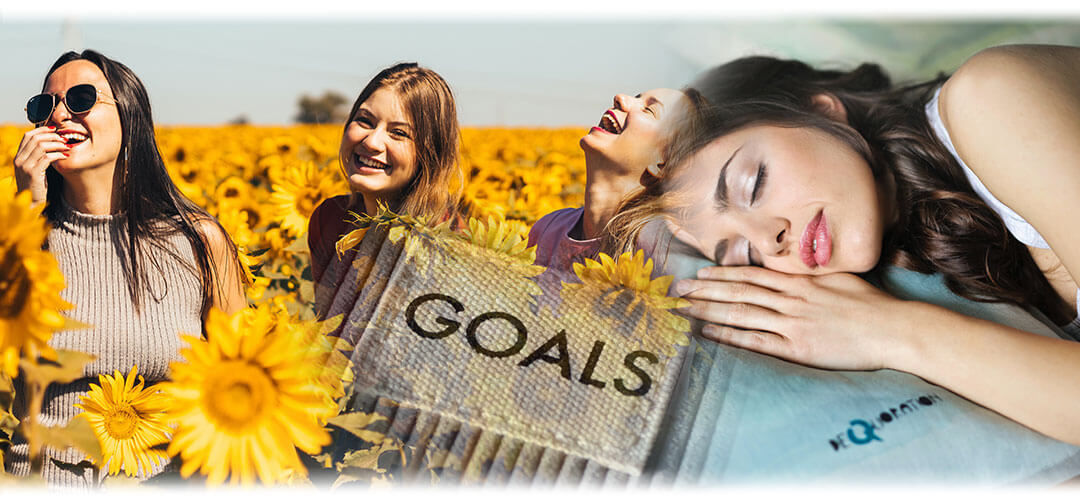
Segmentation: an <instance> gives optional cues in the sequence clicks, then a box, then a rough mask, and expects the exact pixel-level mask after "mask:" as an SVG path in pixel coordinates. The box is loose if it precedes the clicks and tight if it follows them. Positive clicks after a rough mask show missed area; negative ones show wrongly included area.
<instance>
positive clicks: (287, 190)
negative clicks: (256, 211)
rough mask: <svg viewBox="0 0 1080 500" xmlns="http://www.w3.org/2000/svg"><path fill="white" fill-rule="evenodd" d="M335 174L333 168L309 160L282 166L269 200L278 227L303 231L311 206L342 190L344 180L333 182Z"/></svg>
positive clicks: (313, 208) (298, 232) (313, 206)
mask: <svg viewBox="0 0 1080 500" xmlns="http://www.w3.org/2000/svg"><path fill="white" fill-rule="evenodd" d="M339 178H340V176H339V175H338V174H337V172H335V171H333V170H331V169H329V168H325V169H320V168H317V167H316V166H315V164H314V163H313V162H310V161H308V162H303V163H301V164H300V165H299V166H297V167H294V168H288V169H284V172H282V174H281V175H280V178H279V179H277V180H275V182H274V194H273V195H271V200H270V203H271V204H272V205H274V207H275V211H276V213H277V216H278V217H279V221H280V223H281V225H282V227H285V228H289V229H291V230H292V231H293V232H294V233H295V234H304V233H305V232H306V231H307V224H308V219H309V218H311V213H312V212H314V211H315V207H317V206H318V205H319V203H320V202H321V201H322V200H324V199H326V198H329V197H331V196H333V195H334V194H337V193H340V192H343V191H345V186H344V184H343V183H339V182H337V179H339Z"/></svg>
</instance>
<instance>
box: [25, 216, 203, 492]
mask: <svg viewBox="0 0 1080 500" xmlns="http://www.w3.org/2000/svg"><path fill="white" fill-rule="evenodd" d="M61 212H62V213H61V216H60V217H59V220H58V221H57V222H56V224H55V226H54V227H53V229H52V230H51V231H50V232H49V238H48V246H49V250H50V251H51V252H52V254H53V255H54V256H55V257H56V260H57V262H58V263H59V265H60V271H61V272H62V273H63V274H64V279H65V280H66V282H67V287H66V288H65V289H64V291H63V292H61V296H62V297H63V298H64V300H67V301H68V302H70V303H72V304H74V306H75V308H74V309H72V310H69V311H67V312H66V314H67V315H68V316H69V317H71V318H72V319H75V320H77V321H81V322H83V323H86V324H88V325H92V327H91V328H89V329H84V330H74V331H70V332H60V333H57V334H56V335H54V336H53V337H52V339H51V340H50V341H49V345H51V346H52V347H54V348H56V349H67V350H75V351H82V352H86V353H90V354H93V355H95V356H97V359H96V360H94V361H93V362H91V363H89V364H88V365H86V368H85V369H84V371H83V378H81V379H79V380H76V381H74V382H72V383H70V384H64V385H58V384H53V385H51V386H49V387H48V389H46V394H45V400H44V404H43V405H42V410H41V415H40V420H39V421H40V422H41V423H42V424H44V425H47V426H62V425H65V424H66V423H67V422H68V420H70V419H71V418H72V417H73V416H75V415H77V414H78V413H79V412H80V411H81V410H79V409H77V408H75V407H74V406H73V405H75V404H76V403H78V402H79V397H80V396H81V395H83V394H85V393H86V392H87V391H88V390H89V388H90V387H89V385H90V384H91V383H95V384H96V383H98V380H97V376H98V375H99V374H102V373H105V374H110V375H111V374H113V371H114V370H119V371H120V373H122V374H124V375H126V374H127V373H128V371H129V370H130V369H131V367H132V365H138V373H139V374H140V375H142V376H143V377H145V378H146V384H147V386H149V385H151V384H153V383H155V382H158V381H161V380H164V379H166V378H167V377H168V375H169V362H170V361H173V360H176V359H178V358H179V350H180V347H181V340H180V335H181V334H183V333H186V334H192V335H199V333H200V331H201V329H202V320H201V316H200V309H201V305H202V291H201V287H200V283H199V277H198V276H197V275H196V274H195V272H193V270H194V269H198V268H197V267H196V264H195V257H194V253H193V250H192V248H191V243H190V242H189V241H188V240H187V239H186V238H185V237H184V236H183V235H182V234H180V233H176V234H173V235H171V236H169V237H167V238H166V239H165V241H164V243H165V244H166V246H167V247H169V248H172V249H173V251H174V252H175V253H176V255H177V256H179V257H180V259H177V258H174V257H172V256H170V255H168V254H167V253H165V252H156V253H155V255H156V258H157V261H158V263H159V264H160V270H158V269H157V268H155V267H154V266H153V265H152V264H149V259H147V261H148V263H147V264H145V265H146V270H147V276H148V277H149V279H148V281H149V284H148V286H145V287H144V288H145V289H144V292H145V293H144V295H143V300H142V310H141V312H140V313H136V312H135V305H134V303H133V302H132V300H131V296H130V294H129V292H128V286H127V281H126V279H125V276H124V272H123V265H124V264H123V262H124V260H122V259H124V256H125V251H124V245H123V244H122V243H121V242H123V241H125V238H126V231H125V230H124V228H123V224H122V222H123V220H124V219H123V216H122V215H87V214H83V213H80V212H77V211H75V210H74V209H72V208H71V207H70V206H68V205H67V204H66V203H65V204H64V206H63V208H62V210H61ZM181 260H182V261H183V262H181ZM140 264H142V263H140ZM20 382H21V381H20V380H18V379H16V391H21V389H22V384H21V383H20ZM15 405H16V406H15V411H16V416H18V417H19V418H20V419H22V418H25V416H26V412H27V408H26V400H25V399H23V398H21V397H19V398H17V399H16V401H15ZM27 453H28V446H27V444H26V442H25V441H22V440H19V439H16V440H15V442H14V443H13V446H12V449H11V457H10V460H9V465H8V469H9V472H11V473H13V474H16V475H28V474H29V473H30V463H29V460H28V456H27ZM84 459H85V457H84V455H83V454H82V453H80V452H78V451H77V450H75V449H71V448H69V449H67V450H53V449H52V448H46V449H45V462H44V467H43V474H44V476H45V479H46V481H48V483H49V485H50V487H57V486H59V487H86V486H92V485H93V483H94V479H93V478H91V477H89V476H90V475H91V474H90V471H89V469H85V470H86V474H85V475H80V474H79V473H78V472H74V471H73V470H72V469H71V468H64V467H62V466H58V464H56V463H55V462H54V460H57V461H60V462H66V463H68V464H78V463H79V462H81V461H82V460H84ZM163 467H164V464H162V466H161V467H158V468H156V471H160V470H161V469H162V468H163ZM155 473H156V472H155Z"/></svg>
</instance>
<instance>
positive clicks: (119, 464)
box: [75, 366, 169, 476]
mask: <svg viewBox="0 0 1080 500" xmlns="http://www.w3.org/2000/svg"><path fill="white" fill-rule="evenodd" d="M137 370H138V367H136V366H133V367H131V371H130V372H128V375H127V377H124V376H123V375H121V374H120V371H119V370H117V371H114V372H113V375H112V376H109V375H106V374H104V373H103V374H101V375H98V383H99V384H101V385H100V386H99V385H96V384H90V392H88V393H86V394H85V395H83V396H82V399H81V404H76V405H75V407H76V408H79V409H81V410H82V411H83V413H81V414H80V415H79V416H81V417H83V418H85V419H86V420H87V421H89V422H90V426H91V427H92V428H93V429H94V434H96V435H97V438H98V442H99V443H101V452H102V454H103V455H104V457H105V461H106V463H108V464H109V474H110V475H115V474H117V473H119V472H120V469H121V468H123V469H124V472H125V473H126V474H127V475H128V476H134V475H135V474H139V475H145V474H149V473H150V472H151V471H152V469H153V467H154V466H155V465H159V464H162V463H164V462H165V461H166V460H168V455H167V454H166V453H165V451H164V450H161V449H152V448H153V447H154V446H157V445H160V444H163V443H167V442H169V436H168V433H169V426H168V424H167V423H166V416H165V409H166V408H167V407H168V405H169V400H168V399H166V398H165V396H164V395H162V394H161V393H160V392H159V391H158V388H157V387H156V386H151V387H147V388H145V389H143V382H144V381H143V377H142V376H141V375H140V376H139V382H138V383H135V373H136V371H137Z"/></svg>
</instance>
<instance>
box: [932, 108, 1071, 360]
mask: <svg viewBox="0 0 1080 500" xmlns="http://www.w3.org/2000/svg"><path fill="white" fill-rule="evenodd" d="M940 95H941V87H938V88H937V90H935V91H934V97H933V98H931V99H930V102H927V103H926V118H927V120H929V121H930V127H931V128H933V129H934V134H935V135H937V138H938V140H940V141H941V143H942V144H944V145H945V148H947V149H948V150H949V152H950V153H952V155H953V158H955V159H956V162H957V163H959V164H960V168H961V169H963V171H964V176H965V177H967V180H968V182H969V183H971V187H972V188H973V189H974V190H975V194H977V195H979V198H982V200H983V201H985V202H986V204H987V205H989V206H990V208H991V209H993V210H994V211H995V212H997V214H998V215H1000V216H1001V219H1002V220H1003V221H1005V227H1006V228H1007V229H1008V230H1009V233H1011V234H1012V235H1013V237H1015V238H1016V239H1017V240H1018V241H1020V242H1021V243H1023V244H1025V245H1028V246H1033V247H1036V248H1050V245H1049V244H1048V243H1047V242H1046V240H1045V239H1043V237H1042V235H1041V234H1039V232H1038V231H1036V230H1035V226H1032V225H1031V224H1029V223H1028V221H1026V220H1024V218H1023V217H1020V214H1018V213H1016V212H1015V211H1014V210H1013V209H1011V208H1009V207H1008V206H1006V205H1005V204H1004V203H1002V202H1001V200H998V199H997V197H995V196H994V195H993V193H991V192H990V190H989V189H986V186H985V185H983V183H982V181H980V180H979V177H978V176H976V175H975V172H973V171H972V170H971V169H970V168H968V166H967V164H966V163H964V160H962V159H961V158H960V155H959V154H958V153H957V152H956V147H955V146H953V143H952V139H951V138H950V137H949V131H948V130H945V124H944V123H942V121H941V114H940V113H939V111H938V97H939V96H940ZM1076 311H1077V318H1076V319H1074V320H1073V321H1072V322H1071V323H1069V324H1067V325H1063V326H1061V328H1062V329H1063V330H1065V332H1066V333H1068V334H1069V335H1072V336H1073V338H1076V339H1077V340H1080V290H1077V292H1076Z"/></svg>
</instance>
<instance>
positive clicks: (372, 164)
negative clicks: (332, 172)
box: [353, 153, 390, 172]
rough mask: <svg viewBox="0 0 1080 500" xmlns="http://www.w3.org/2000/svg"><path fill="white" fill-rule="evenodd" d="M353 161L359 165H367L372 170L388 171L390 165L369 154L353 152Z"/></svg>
mask: <svg viewBox="0 0 1080 500" xmlns="http://www.w3.org/2000/svg"><path fill="white" fill-rule="evenodd" d="M353 162H355V163H356V165H357V166H359V167H367V168H370V169H374V170H382V171H385V172H389V170H390V165H388V164H386V163H383V162H381V161H379V160H376V159H375V158H372V157H370V156H365V155H361V154H356V153H353Z"/></svg>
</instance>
